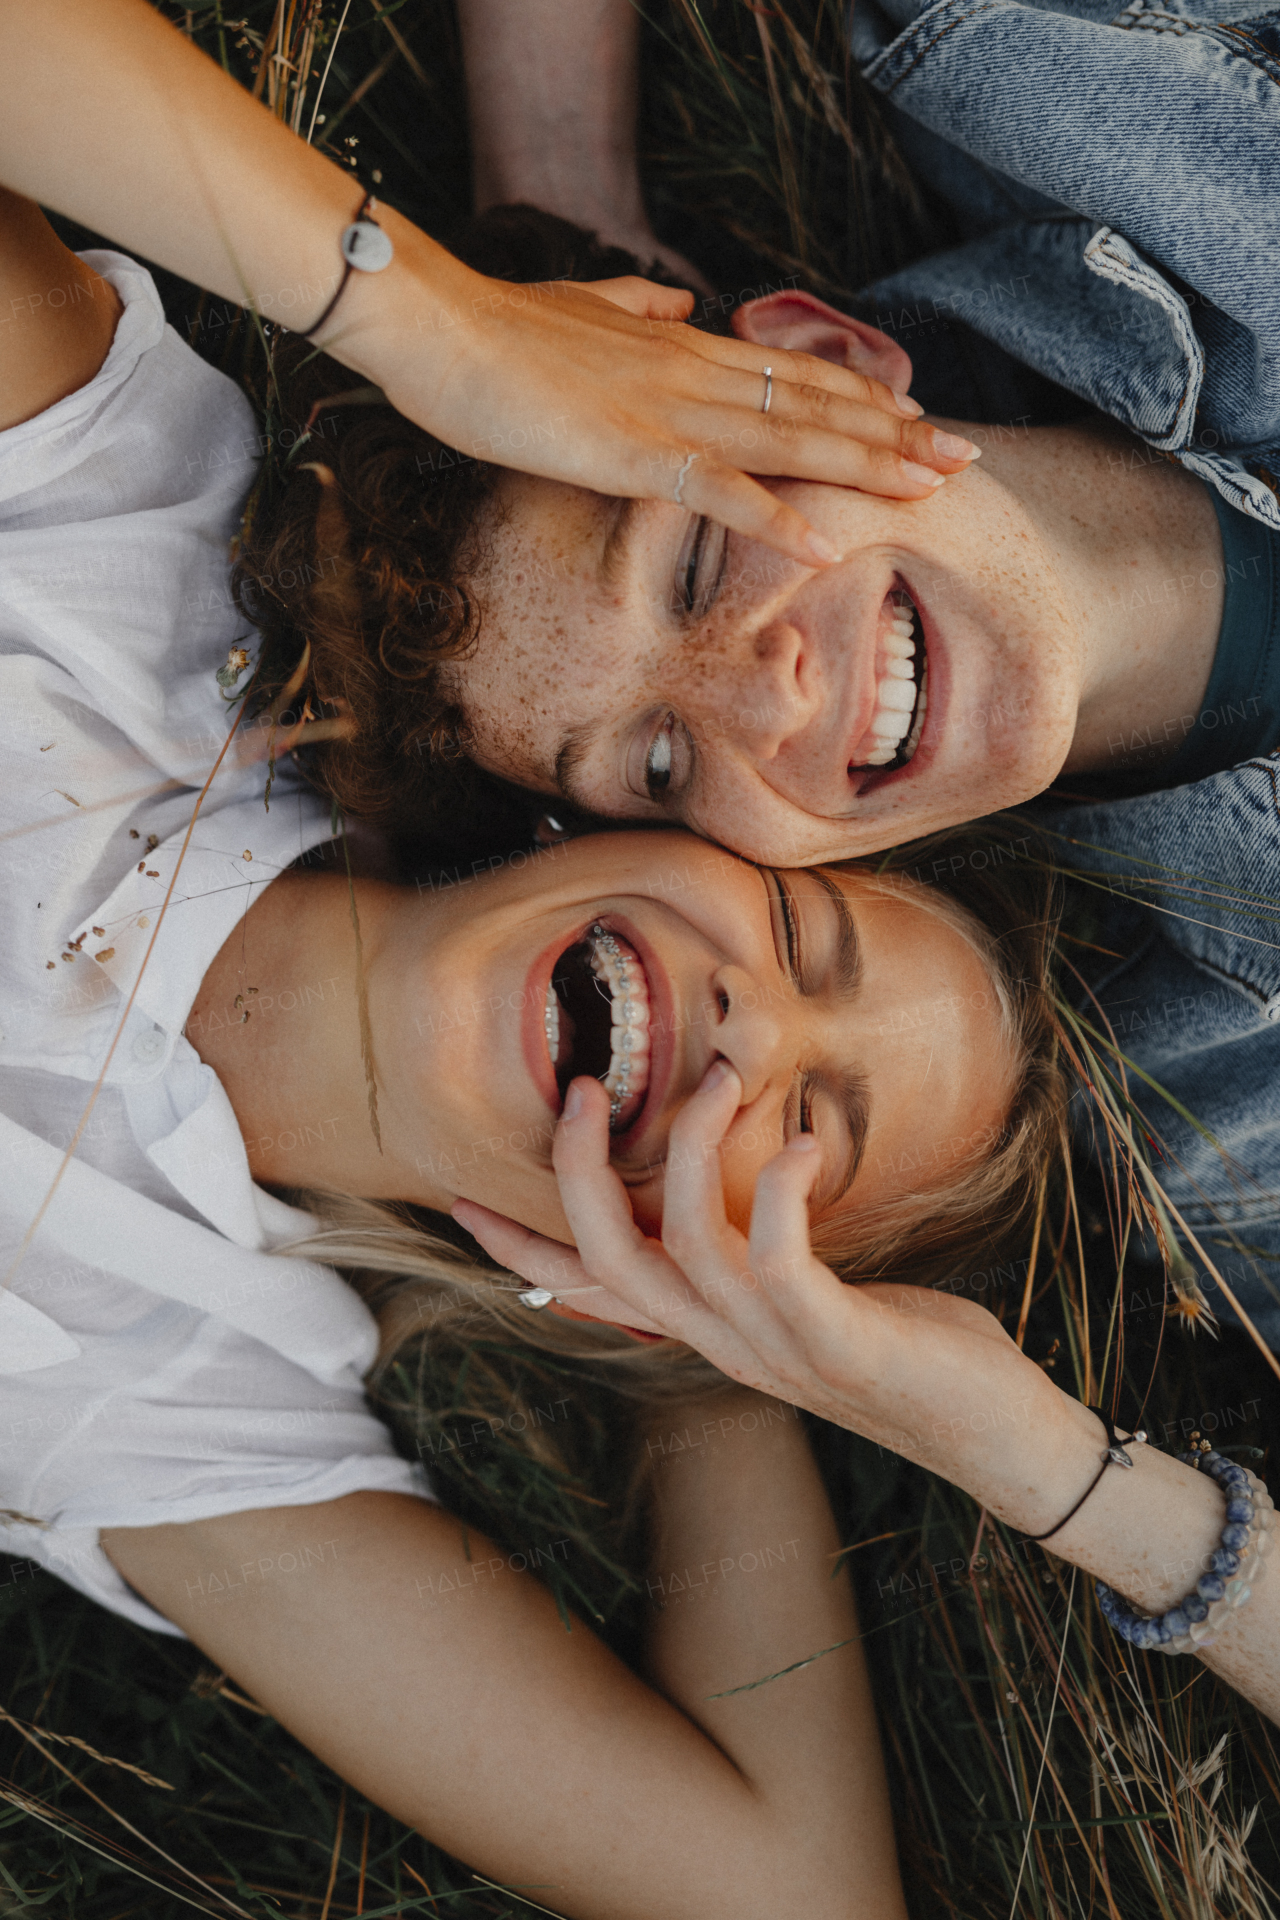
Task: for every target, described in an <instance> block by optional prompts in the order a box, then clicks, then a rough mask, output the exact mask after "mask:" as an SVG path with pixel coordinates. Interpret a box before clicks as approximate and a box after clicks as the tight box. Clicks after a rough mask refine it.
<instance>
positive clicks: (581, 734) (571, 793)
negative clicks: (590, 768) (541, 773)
mask: <svg viewBox="0 0 1280 1920" xmlns="http://www.w3.org/2000/svg"><path fill="white" fill-rule="evenodd" d="M595 737H596V722H595V721H594V720H584V721H583V723H582V725H581V726H577V727H570V728H569V731H568V732H567V733H566V734H565V735H564V736H563V737H562V739H561V741H560V745H559V746H558V747H557V748H556V757H555V761H554V764H553V766H552V769H551V777H552V779H553V780H554V781H555V787H556V792H557V793H561V794H563V795H564V797H565V799H566V800H568V801H571V802H572V804H573V805H574V806H575V807H577V808H578V809H579V811H580V812H582V813H594V812H595V808H594V807H593V806H592V804H591V802H590V801H589V800H588V799H587V798H586V797H585V795H584V794H583V792H582V791H581V789H580V788H579V785H578V775H579V774H580V773H581V771H582V765H583V762H584V761H585V760H586V759H587V756H588V755H589V754H590V752H591V749H592V746H593V745H594V743H595Z"/></svg>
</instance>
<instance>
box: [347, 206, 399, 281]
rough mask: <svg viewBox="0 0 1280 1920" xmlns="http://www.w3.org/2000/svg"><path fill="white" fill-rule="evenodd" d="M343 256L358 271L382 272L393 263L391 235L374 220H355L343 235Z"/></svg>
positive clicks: (393, 253)
mask: <svg viewBox="0 0 1280 1920" xmlns="http://www.w3.org/2000/svg"><path fill="white" fill-rule="evenodd" d="M341 245H342V257H343V259H344V260H345V261H346V263H347V265H348V266H349V267H354V268H355V270H356V272H357V273H381V272H382V270H383V268H384V267H389V266H390V265H391V262H392V259H393V258H394V256H395V248H394V247H393V246H392V244H391V235H390V234H389V233H388V232H387V231H386V229H385V228H383V227H380V226H379V225H378V224H377V222H376V221H374V220H368V219H365V220H353V221H352V222H351V225H350V226H349V227H348V228H347V229H346V230H345V232H344V233H343V236H342V241H341Z"/></svg>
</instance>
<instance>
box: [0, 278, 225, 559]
mask: <svg viewBox="0 0 1280 1920" xmlns="http://www.w3.org/2000/svg"><path fill="white" fill-rule="evenodd" d="M81 257H82V258H83V259H84V260H85V262H86V264H87V265H89V266H91V267H92V268H93V269H94V270H95V272H96V273H98V274H99V275H101V277H102V278H103V279H104V280H106V281H108V282H109V283H110V284H111V286H112V287H113V288H114V289H115V291H116V293H117V294H118V295H119V298H120V302H121V306H122V308H123V311H122V313H121V316H120V320H119V322H118V324H117V327H116V331H115V336H114V339H113V341H112V344H111V348H110V351H109V352H108V354H107V357H106V359H105V360H104V361H103V363H102V366H101V367H100V368H99V370H98V372H97V373H96V374H95V376H94V377H93V379H92V380H90V381H88V382H87V383H86V384H85V385H84V386H82V387H79V388H77V389H76V391H75V392H73V393H69V394H67V395H66V396H65V397H64V398H63V399H61V400H58V401H56V402H55V403H54V405H53V406H51V407H48V408H46V410H45V411H44V412H43V413H39V414H37V415H35V416H34V417H33V418H32V419H30V420H24V421H23V422H22V423H21V424H20V425H18V426H15V427H10V428H8V429H7V430H6V431H5V432H3V433H0V530H2V531H5V532H8V531H10V530H12V531H15V532H17V531H25V532H34V531H37V530H50V529H53V528H57V527H65V526H70V525H74V524H76V523H77V522H84V521H92V520H95V519H99V518H102V519H107V518H109V519H112V520H114V521H116V522H117V523H119V522H120V521H121V520H122V518H123V517H124V516H127V515H128V514H130V513H132V512H138V511H147V510H154V509H157V508H165V507H179V508H180V507H182V506H183V505H184V504H194V503H197V502H199V501H200V500H201V499H202V498H203V497H205V496H209V495H213V496H215V497H216V498H218V499H219V500H221V498H223V497H224V496H227V495H228V494H230V495H234V496H235V497H237V498H239V497H242V496H243V495H244V493H245V492H246V491H247V489H248V487H249V485H250V483H251V481H252V479H253V475H254V472H255V468H256V461H257V459H258V458H259V457H260V454H261V445H260V441H259V436H258V434H257V430H256V423H255V420H254V415H253V409H252V407H251V406H250V404H249V402H248V400H247V398H246V397H245V395H244V393H243V392H242V391H241V389H240V388H239V387H238V386H237V385H236V384H235V382H234V381H233V380H229V379H228V378H227V377H226V375H225V374H222V373H219V372H218V370H217V369H216V368H215V367H212V366H210V365H209V364H208V362H207V361H205V360H202V359H201V357H200V356H199V355H198V354H197V353H195V352H194V351H193V349H192V348H191V347H189V346H188V345H187V344H186V343H185V342H184V341H183V340H181V339H179V337H178V335H177V334H176V333H175V332H174V330H173V328H172V327H170V326H169V325H168V324H167V323H166V321H165V316H164V310H163V307H162V306H161V303H160V296H159V293H158V292H157V290H156V285H155V282H154V280H153V279H152V277H151V275H150V273H148V272H147V270H146V268H145V267H142V266H140V265H139V264H138V262H137V261H135V260H131V259H129V258H128V256H127V255H125V254H120V253H115V252H109V251H94V252H87V253H85V254H84V255H82V256H81Z"/></svg>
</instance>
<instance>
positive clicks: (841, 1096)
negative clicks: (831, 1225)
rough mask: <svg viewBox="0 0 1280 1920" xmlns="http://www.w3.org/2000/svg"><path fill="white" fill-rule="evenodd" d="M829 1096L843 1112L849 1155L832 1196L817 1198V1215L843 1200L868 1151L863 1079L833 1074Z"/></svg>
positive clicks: (868, 1109) (867, 1108)
mask: <svg viewBox="0 0 1280 1920" xmlns="http://www.w3.org/2000/svg"><path fill="white" fill-rule="evenodd" d="M831 1086H832V1092H833V1093H834V1095H835V1098H836V1101H837V1103H838V1104H839V1106H840V1107H841V1108H842V1109H843V1112H844V1123H845V1126H846V1127H847V1128H848V1130H849V1151H848V1153H847V1154H846V1155H845V1162H844V1166H843V1168H842V1169H841V1171H840V1174H839V1175H838V1177H837V1178H836V1179H835V1180H834V1181H833V1182H832V1184H831V1192H830V1193H829V1194H822V1195H820V1196H819V1201H818V1207H817V1209H816V1211H818V1212H819V1213H821V1212H823V1211H825V1209H826V1208H827V1207H830V1206H834V1205H835V1203H836V1202H837V1201H838V1200H843V1199H844V1196H845V1194H846V1193H848V1191H849V1189H850V1187H851V1186H852V1185H853V1182H854V1178H855V1176H856V1174H857V1171H858V1168H859V1167H860V1166H861V1165H862V1156H863V1154H864V1153H865V1152H866V1147H867V1130H868V1128H869V1126H870V1123H871V1100H870V1097H869V1095H868V1092H867V1083H866V1081H865V1080H864V1079H863V1077H862V1075H861V1074H860V1073H858V1072H856V1071H853V1070H850V1071H848V1072H845V1073H840V1074H834V1075H832V1077H831Z"/></svg>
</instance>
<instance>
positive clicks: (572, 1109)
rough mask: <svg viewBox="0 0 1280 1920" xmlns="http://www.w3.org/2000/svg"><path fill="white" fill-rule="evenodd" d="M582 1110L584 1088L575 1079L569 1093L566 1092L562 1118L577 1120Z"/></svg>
mask: <svg viewBox="0 0 1280 1920" xmlns="http://www.w3.org/2000/svg"><path fill="white" fill-rule="evenodd" d="M581 1112H582V1088H581V1087H580V1086H579V1085H578V1083H577V1081H576V1080H574V1081H573V1082H572V1083H571V1085H570V1087H569V1091H568V1093H566V1095H565V1097H564V1111H563V1113H562V1114H561V1115H560V1118H561V1119H562V1120H576V1119H577V1117H578V1115H579V1114H580V1113H581Z"/></svg>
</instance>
